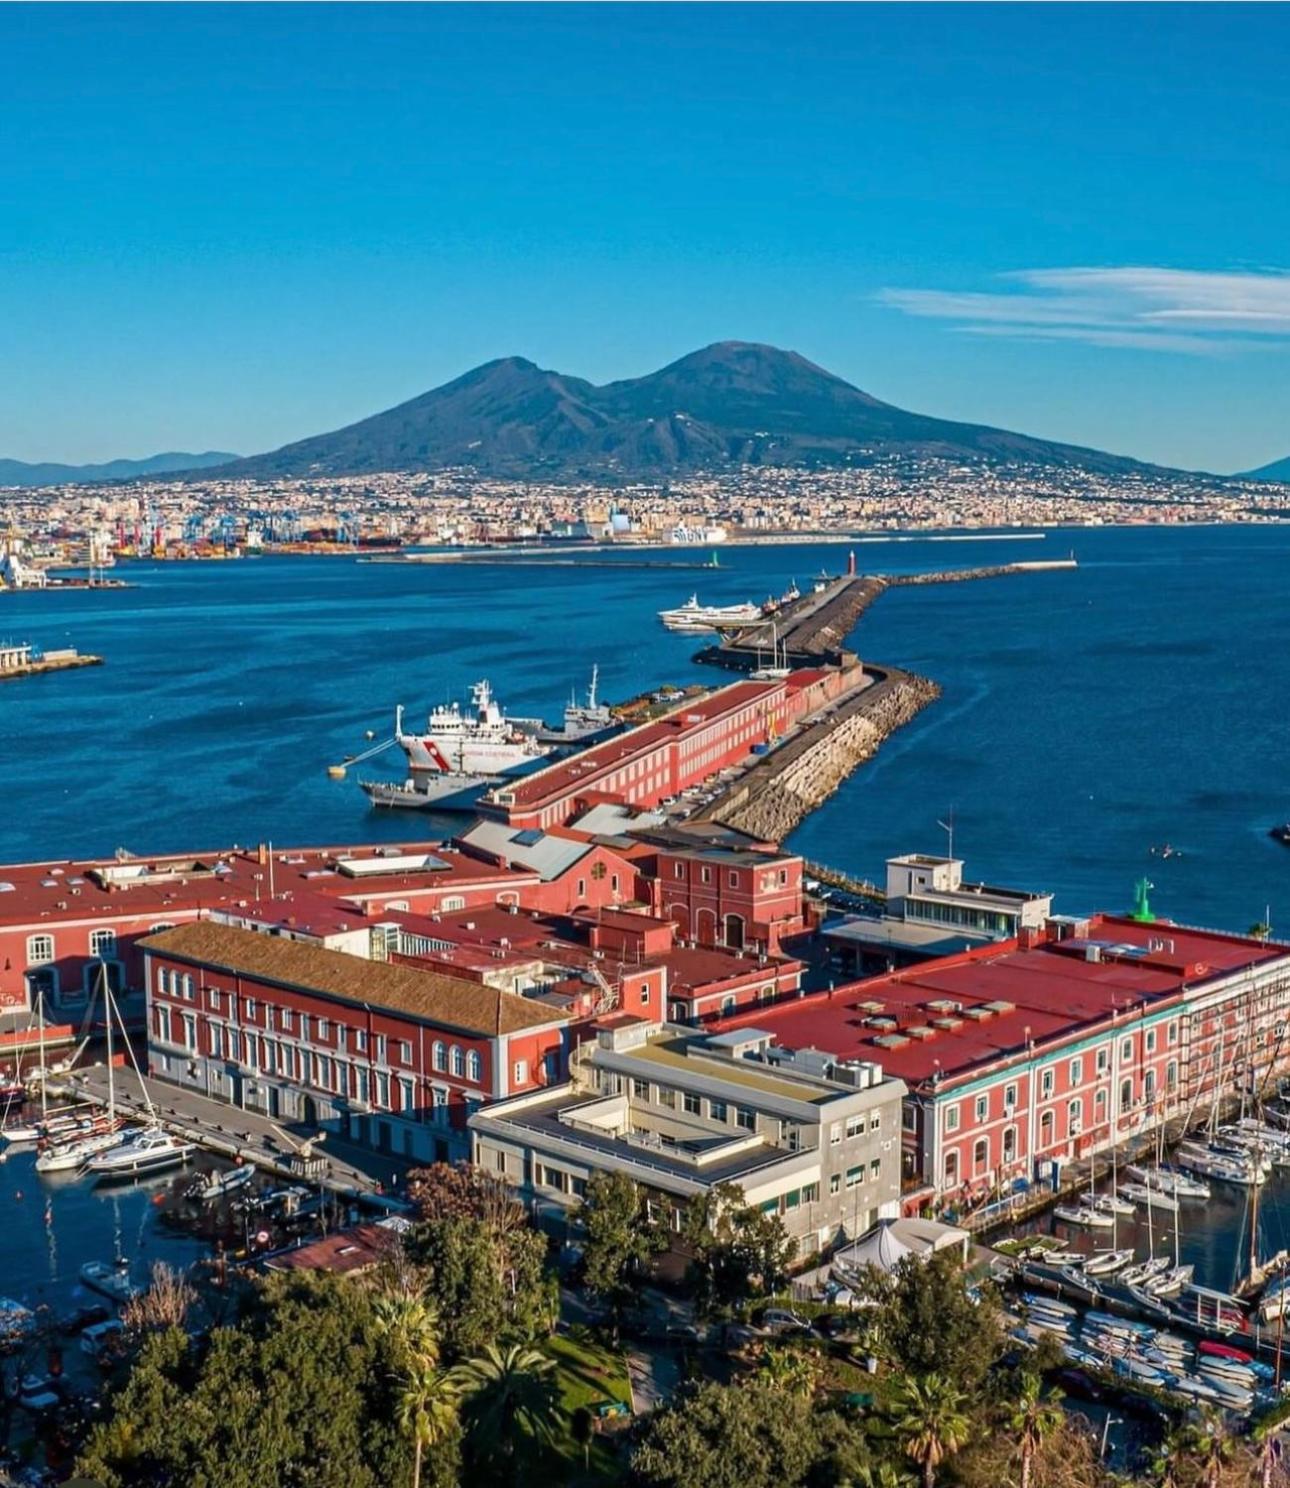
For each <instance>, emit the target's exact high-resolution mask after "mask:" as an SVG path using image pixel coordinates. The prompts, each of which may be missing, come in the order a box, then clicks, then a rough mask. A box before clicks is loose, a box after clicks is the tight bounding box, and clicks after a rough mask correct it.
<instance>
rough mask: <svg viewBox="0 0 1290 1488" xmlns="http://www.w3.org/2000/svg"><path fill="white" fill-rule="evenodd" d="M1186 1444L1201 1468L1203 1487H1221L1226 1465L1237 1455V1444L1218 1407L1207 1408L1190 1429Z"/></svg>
mask: <svg viewBox="0 0 1290 1488" xmlns="http://www.w3.org/2000/svg"><path fill="white" fill-rule="evenodd" d="M1183 1444H1184V1449H1185V1451H1186V1453H1187V1455H1188V1456H1189V1457H1190V1458H1191V1459H1192V1460H1193V1461H1194V1462H1195V1463H1196V1465H1197V1467H1199V1468H1200V1481H1201V1482H1202V1483H1203V1484H1204V1488H1219V1484H1220V1483H1221V1482H1222V1478H1223V1471H1224V1469H1225V1468H1226V1467H1227V1466H1228V1464H1229V1463H1230V1462H1232V1460H1233V1459H1234V1458H1235V1456H1236V1445H1237V1444H1236V1442H1235V1440H1234V1439H1233V1437H1232V1434H1231V1432H1229V1431H1228V1429H1227V1427H1226V1425H1224V1423H1223V1418H1222V1417H1221V1416H1220V1415H1219V1414H1218V1413H1217V1412H1216V1411H1212V1410H1207V1411H1205V1412H1204V1414H1203V1415H1201V1417H1200V1418H1199V1419H1198V1420H1197V1421H1195V1422H1194V1423H1193V1424H1192V1425H1191V1427H1190V1428H1189V1429H1188V1430H1187V1432H1186V1433H1185V1435H1184V1438H1183Z"/></svg>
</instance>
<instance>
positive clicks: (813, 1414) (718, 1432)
mask: <svg viewBox="0 0 1290 1488" xmlns="http://www.w3.org/2000/svg"><path fill="white" fill-rule="evenodd" d="M867 1460H868V1453H867V1450H866V1447H865V1443H864V1438H863V1433H862V1432H861V1431H860V1429H859V1428H858V1427H857V1426H856V1425H854V1424H853V1423H851V1422H850V1421H848V1420H846V1419H845V1418H844V1417H843V1416H841V1415H840V1414H839V1413H838V1412H836V1411H824V1410H820V1409H818V1408H817V1409H812V1408H810V1407H809V1406H807V1407H794V1408H787V1409H786V1407H785V1400H784V1397H783V1395H782V1394H781V1393H780V1391H779V1390H778V1389H777V1388H776V1386H775V1385H774V1384H772V1383H769V1382H767V1381H765V1380H761V1379H753V1380H751V1381H748V1382H746V1383H740V1384H738V1385H722V1384H718V1383H716V1382H715V1381H707V1382H705V1383H700V1384H696V1385H692V1386H690V1387H688V1388H686V1389H685V1390H683V1391H682V1392H681V1393H680V1394H679V1395H678V1396H677V1397H676V1399H675V1400H674V1401H673V1402H672V1403H671V1404H670V1405H667V1406H665V1407H664V1408H663V1409H661V1410H659V1411H657V1412H656V1413H655V1414H654V1415H653V1416H652V1417H651V1418H650V1420H649V1422H648V1423H647V1425H646V1426H645V1429H644V1432H643V1433H642V1435H641V1438H640V1441H639V1442H638V1444H637V1446H636V1449H635V1451H634V1453H633V1454H632V1460H631V1469H632V1478H633V1480H634V1482H635V1483H637V1484H638V1485H639V1488H802V1485H808V1484H809V1485H814V1484H817V1483H818V1484H819V1485H821V1488H824V1485H829V1488H834V1485H837V1484H839V1483H843V1482H846V1481H848V1480H852V1479H854V1478H855V1477H857V1476H858V1474H859V1472H860V1470H861V1468H862V1467H863V1466H864V1465H865V1463H866V1462H867Z"/></svg>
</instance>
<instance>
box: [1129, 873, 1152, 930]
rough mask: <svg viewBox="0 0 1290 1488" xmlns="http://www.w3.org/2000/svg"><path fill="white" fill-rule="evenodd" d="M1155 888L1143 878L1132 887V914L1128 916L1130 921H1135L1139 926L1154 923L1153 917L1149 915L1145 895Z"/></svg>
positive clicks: (1149, 907) (1149, 908)
mask: <svg viewBox="0 0 1290 1488" xmlns="http://www.w3.org/2000/svg"><path fill="white" fill-rule="evenodd" d="M1154 888H1155V884H1153V883H1148V881H1147V880H1146V879H1145V878H1140V879H1139V880H1138V881H1137V883H1135V884H1134V886H1133V913H1132V914H1131V915H1130V916H1129V918H1130V919H1131V920H1137V921H1138V923H1139V924H1142V925H1151V924H1154V923H1155V918H1156V917H1155V915H1153V914H1152V913H1151V905H1150V904H1149V903H1148V902H1147V895H1148V894H1149V893H1150V892H1151V891H1152V889H1154Z"/></svg>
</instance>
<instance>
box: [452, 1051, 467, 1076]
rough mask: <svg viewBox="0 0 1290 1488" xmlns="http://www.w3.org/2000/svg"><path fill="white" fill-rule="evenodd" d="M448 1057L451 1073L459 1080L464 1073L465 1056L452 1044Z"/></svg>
mask: <svg viewBox="0 0 1290 1488" xmlns="http://www.w3.org/2000/svg"><path fill="white" fill-rule="evenodd" d="M450 1057H451V1060H452V1072H453V1074H454V1075H456V1076H457V1077H458V1079H460V1078H461V1076H462V1075H464V1074H465V1073H466V1056H465V1055H464V1054H463V1053H462V1052H461V1049H460V1048H459V1047H458V1045H456V1044H454V1045H453V1046H452V1049H451V1051H450Z"/></svg>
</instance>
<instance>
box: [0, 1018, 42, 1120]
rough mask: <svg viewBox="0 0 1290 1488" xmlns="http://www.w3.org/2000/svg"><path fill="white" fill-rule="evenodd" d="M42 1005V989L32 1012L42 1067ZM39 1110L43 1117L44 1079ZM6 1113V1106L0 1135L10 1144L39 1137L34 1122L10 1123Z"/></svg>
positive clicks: (20, 1065) (20, 1057)
mask: <svg viewBox="0 0 1290 1488" xmlns="http://www.w3.org/2000/svg"><path fill="white" fill-rule="evenodd" d="M44 1005H45V994H44V991H43V990H38V991H37V993H36V1003H35V1008H34V1012H35V1017H36V1037H37V1039H38V1040H39V1047H40V1064H41V1068H42V1069H43V1068H44V1065H45V1014H44ZM18 1068H19V1073H21V1070H22V1054H21V1051H20V1052H19V1055H18ZM40 1111H41V1115H42V1117H43V1116H44V1114H45V1082H44V1080H41V1082H40ZM8 1115H9V1108H8V1107H6V1109H5V1117H6V1120H5V1122H4V1124H3V1125H0V1137H3V1138H4V1140H5V1141H6V1142H7V1143H8V1144H9V1145H10V1146H14V1145H16V1144H18V1143H23V1142H35V1141H36V1140H37V1139H38V1138H39V1137H40V1127H39V1126H37V1125H36V1124H35V1123H30V1122H29V1123H26V1124H23V1123H21V1122H17V1121H15V1122H13V1123H10V1122H9V1121H8V1119H7V1117H8Z"/></svg>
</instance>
